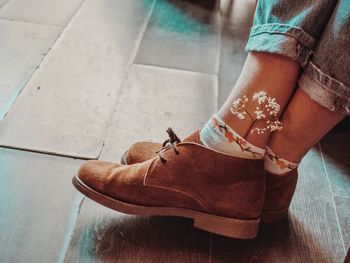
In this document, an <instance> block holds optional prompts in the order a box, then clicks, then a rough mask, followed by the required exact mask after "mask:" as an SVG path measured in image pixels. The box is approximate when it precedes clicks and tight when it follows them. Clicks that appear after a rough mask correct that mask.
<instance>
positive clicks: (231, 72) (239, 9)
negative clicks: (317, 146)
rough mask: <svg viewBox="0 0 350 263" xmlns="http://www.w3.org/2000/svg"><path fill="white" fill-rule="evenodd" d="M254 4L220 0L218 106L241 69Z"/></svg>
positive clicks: (238, 0) (239, 0) (243, 1)
mask: <svg viewBox="0 0 350 263" xmlns="http://www.w3.org/2000/svg"><path fill="white" fill-rule="evenodd" d="M255 5H256V1H255V0H253V1H252V0H234V1H233V0H226V1H220V10H221V14H222V22H221V27H222V29H221V41H220V63H219V74H218V76H219V98H218V99H219V106H220V105H222V104H223V103H224V102H225V100H226V98H227V96H228V95H229V94H230V92H231V90H232V88H233V86H234V84H235V83H236V81H237V79H238V77H239V75H240V73H241V71H242V68H243V65H244V61H245V59H246V56H247V53H246V52H245V50H244V48H245V45H246V42H247V40H248V35H249V32H250V28H251V25H252V22H253V15H254V10H255Z"/></svg>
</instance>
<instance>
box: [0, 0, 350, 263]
mask: <svg viewBox="0 0 350 263" xmlns="http://www.w3.org/2000/svg"><path fill="white" fill-rule="evenodd" d="M254 5H255V0H231V1H230V0H221V1H217V2H215V1H211V0H203V1H195V0H187V1H184V0H182V1H180V0H128V1H123V0H74V1H68V0H64V1H62V0H45V1H44V0H26V1H24V0H0V39H1V45H0V61H1V62H2V63H1V64H0V76H1V78H0V182H1V183H0V200H1V202H0V262H4V263H7V262H16V263H20V262H35V263H36V262H83V263H84V262H317V263H319V262H342V261H343V260H344V258H345V254H346V250H347V248H348V247H349V245H350V234H349V233H350V162H349V156H350V134H349V128H348V127H345V128H342V127H339V128H338V129H336V130H334V131H332V132H331V133H330V134H329V135H327V136H326V137H325V138H324V139H323V140H322V141H321V142H320V143H319V144H318V145H317V146H316V147H315V148H313V149H312V150H311V151H310V152H309V153H308V155H307V156H306V157H305V158H304V160H303V162H302V164H301V166H300V180H299V183H298V187H297V191H296V194H295V198H294V199H293V203H292V208H291V211H290V215H289V219H288V220H287V221H285V222H282V223H279V224H277V225H274V226H271V225H263V226H262V227H261V230H260V233H259V235H258V237H257V238H256V239H254V240H251V241H240V240H233V239H228V238H223V237H220V236H216V235H212V234H209V233H207V232H204V231H200V230H197V229H195V228H193V227H192V222H191V221H190V220H186V219H181V218H161V217H136V216H129V215H124V214H120V213H116V212H113V211H112V210H109V209H107V208H104V207H101V206H99V205H97V204H95V203H94V202H92V201H90V200H89V199H86V198H84V197H83V196H82V195H80V194H79V193H78V192H77V191H76V190H75V189H74V188H73V187H72V185H71V183H70V180H71V178H72V176H73V174H74V173H75V171H76V170H77V168H78V167H79V165H80V164H81V162H82V161H83V159H103V160H109V161H118V160H119V159H120V157H121V154H122V153H123V151H124V150H125V149H126V148H127V147H128V146H129V145H130V144H131V143H132V142H134V141H136V140H141V139H142V140H153V141H155V140H157V141H158V140H162V139H163V138H164V137H165V134H164V131H165V128H166V127H168V126H172V127H174V129H175V130H176V131H178V132H179V134H180V135H181V136H184V135H186V134H188V133H189V132H191V131H192V130H193V129H196V128H200V127H201V126H202V125H203V124H204V123H205V121H206V120H207V119H208V117H209V116H210V115H211V114H212V113H213V112H214V111H215V110H216V109H217V108H218V105H220V104H221V103H222V102H223V101H224V99H225V97H226V96H227V94H228V93H229V91H230V89H231V87H232V85H233V83H234V81H235V80H236V79H237V77H238V75H239V72H240V70H241V68H242V65H243V63H244V59H245V56H246V53H245V52H244V45H245V41H246V39H247V37H248V33H249V28H250V26H251V21H252V17H253V13H254ZM343 126H344V125H343ZM177 127H178V128H177ZM179 127H181V130H179Z"/></svg>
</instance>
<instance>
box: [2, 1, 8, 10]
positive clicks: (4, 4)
mask: <svg viewBox="0 0 350 263" xmlns="http://www.w3.org/2000/svg"><path fill="white" fill-rule="evenodd" d="M9 2H10V0H7V1H6V2H5V3H3V5H2V6H0V10H1V9H2V8H3V7H4V6H6V5H7V4H8V3H9Z"/></svg>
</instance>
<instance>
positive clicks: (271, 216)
mask: <svg viewBox="0 0 350 263" xmlns="http://www.w3.org/2000/svg"><path fill="white" fill-rule="evenodd" d="M127 155H128V151H126V152H125V153H124V154H123V156H122V158H121V164H124V165H128V162H127V159H126V156H127ZM287 217H288V207H287V208H285V209H282V210H274V211H263V212H262V216H261V221H262V222H263V223H267V224H273V223H278V222H280V221H282V220H284V219H286V218H287Z"/></svg>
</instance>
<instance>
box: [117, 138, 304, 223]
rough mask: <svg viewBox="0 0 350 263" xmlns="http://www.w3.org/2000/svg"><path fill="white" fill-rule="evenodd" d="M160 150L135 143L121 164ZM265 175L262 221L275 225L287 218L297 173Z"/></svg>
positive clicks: (152, 144) (153, 145) (153, 144)
mask: <svg viewBox="0 0 350 263" xmlns="http://www.w3.org/2000/svg"><path fill="white" fill-rule="evenodd" d="M165 143H167V141H165ZM161 148H162V144H161V143H157V142H137V143H135V144H133V145H132V146H131V147H130V148H129V150H127V151H126V152H125V153H124V154H123V156H122V159H121V162H122V164H134V163H141V162H144V161H146V160H149V159H151V158H153V157H154V156H155V155H156V152H157V151H158V150H159V149H161ZM259 173H260V172H259ZM265 173H266V175H265V178H266V193H265V204H264V209H263V213H262V221H263V222H265V223H276V222H279V221H281V220H283V219H285V218H286V217H287V216H288V209H289V206H290V203H291V201H292V197H293V195H294V191H295V188H296V184H297V179H298V171H297V170H293V171H291V172H289V173H288V174H286V175H274V174H270V173H268V172H265Z"/></svg>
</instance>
